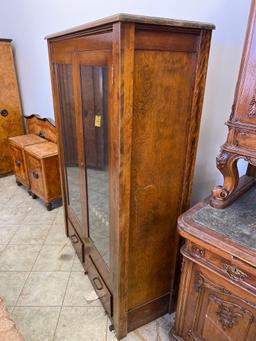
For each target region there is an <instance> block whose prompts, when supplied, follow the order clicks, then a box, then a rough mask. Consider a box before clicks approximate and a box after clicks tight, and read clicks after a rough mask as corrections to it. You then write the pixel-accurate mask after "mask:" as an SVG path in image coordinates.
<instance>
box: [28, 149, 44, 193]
mask: <svg viewBox="0 0 256 341" xmlns="http://www.w3.org/2000/svg"><path fill="white" fill-rule="evenodd" d="M26 159H27V167H28V176H29V180H30V186H31V191H32V192H33V193H35V194H37V195H38V196H43V195H44V181H43V172H42V166H41V162H40V160H38V159H36V158H35V157H33V156H31V155H30V154H28V153H27V154H26Z"/></svg>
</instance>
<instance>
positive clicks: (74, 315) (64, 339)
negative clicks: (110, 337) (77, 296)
mask: <svg viewBox="0 0 256 341" xmlns="http://www.w3.org/2000/svg"><path fill="white" fill-rule="evenodd" d="M106 323H107V316H106V315H105V312H104V310H103V309H102V308H98V307H97V308H96V307H91V308H88V307H63V308H62V310H61V313H60V318H59V322H58V326H57V330H56V334H55V338H54V341H75V340H77V341H78V340H79V341H105V338H106Z"/></svg>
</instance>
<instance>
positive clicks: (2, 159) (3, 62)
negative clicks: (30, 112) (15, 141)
mask: <svg viewBox="0 0 256 341" xmlns="http://www.w3.org/2000/svg"><path fill="white" fill-rule="evenodd" d="M11 41H12V40H11V39H1V38H0V84H1V90H0V176H2V175H5V174H8V173H10V172H12V171H13V163H12V158H11V154H10V150H9V146H8V137H9V136H16V135H21V134H24V128H23V121H22V110H21V103H20V94H19V88H18V83H17V77H16V71H15V65H14V59H13V52H12V46H11Z"/></svg>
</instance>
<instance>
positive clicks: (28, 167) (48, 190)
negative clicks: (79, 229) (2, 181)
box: [9, 115, 61, 210]
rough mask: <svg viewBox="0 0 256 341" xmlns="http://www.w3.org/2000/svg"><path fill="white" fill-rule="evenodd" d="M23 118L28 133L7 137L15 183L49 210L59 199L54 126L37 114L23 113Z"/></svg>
mask: <svg viewBox="0 0 256 341" xmlns="http://www.w3.org/2000/svg"><path fill="white" fill-rule="evenodd" d="M25 121H26V130H27V134H26V135H21V136H15V137H11V138H9V145H10V150H11V154H12V158H13V164H14V173H15V177H16V182H17V185H19V186H20V185H24V186H25V187H26V188H27V189H28V192H29V194H30V195H31V196H32V198H33V199H36V198H37V197H40V198H41V199H42V200H43V201H44V203H45V204H46V207H47V209H48V210H51V209H52V208H53V205H52V204H53V202H58V204H59V203H60V202H61V185H60V174H59V162H58V149H57V144H56V142H57V136H56V127H55V124H54V122H53V121H52V120H51V119H48V118H42V117H40V116H39V115H30V116H26V117H25Z"/></svg>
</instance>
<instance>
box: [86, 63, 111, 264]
mask: <svg viewBox="0 0 256 341" xmlns="http://www.w3.org/2000/svg"><path fill="white" fill-rule="evenodd" d="M80 77H81V98H82V117H83V129H84V151H85V160H86V173H87V202H88V211H89V214H88V230H89V237H90V239H91V240H92V241H93V243H94V245H95V247H96V248H97V250H98V251H99V253H100V254H101V256H102V258H103V259H104V261H105V263H106V264H107V265H108V266H109V174H108V172H109V168H108V67H107V65H87V64H86V65H80Z"/></svg>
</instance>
